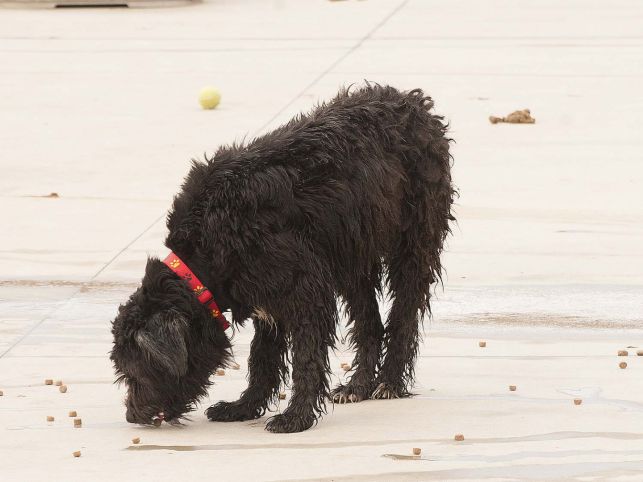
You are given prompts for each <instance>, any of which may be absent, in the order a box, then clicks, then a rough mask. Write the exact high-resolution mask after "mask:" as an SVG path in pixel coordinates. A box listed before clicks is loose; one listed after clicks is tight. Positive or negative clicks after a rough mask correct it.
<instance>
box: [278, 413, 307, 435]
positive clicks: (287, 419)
mask: <svg viewBox="0 0 643 482" xmlns="http://www.w3.org/2000/svg"><path fill="white" fill-rule="evenodd" d="M314 423H315V417H313V416H312V415H310V416H303V417H302V416H295V415H293V414H289V413H282V414H279V415H275V416H273V417H270V419H269V420H268V422H267V423H266V430H268V432H272V433H294V432H303V431H304V430H308V429H309V428H310V427H312V426H313V424H314Z"/></svg>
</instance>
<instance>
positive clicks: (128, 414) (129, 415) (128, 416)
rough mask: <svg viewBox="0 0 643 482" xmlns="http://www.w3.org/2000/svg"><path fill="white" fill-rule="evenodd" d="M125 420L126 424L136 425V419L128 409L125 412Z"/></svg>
mask: <svg viewBox="0 0 643 482" xmlns="http://www.w3.org/2000/svg"><path fill="white" fill-rule="evenodd" d="M125 420H127V422H128V423H136V419H135V418H134V415H133V414H132V411H131V410H130V409H129V408H128V409H127V411H126V412H125Z"/></svg>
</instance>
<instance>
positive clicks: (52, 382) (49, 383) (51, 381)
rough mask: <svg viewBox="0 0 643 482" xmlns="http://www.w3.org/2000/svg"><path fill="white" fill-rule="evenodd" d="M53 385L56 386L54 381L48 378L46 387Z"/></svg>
mask: <svg viewBox="0 0 643 482" xmlns="http://www.w3.org/2000/svg"><path fill="white" fill-rule="evenodd" d="M53 384H54V381H53V380H52V379H51V378H47V379H46V380H45V385H53Z"/></svg>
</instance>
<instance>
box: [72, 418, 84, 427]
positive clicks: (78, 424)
mask: <svg viewBox="0 0 643 482" xmlns="http://www.w3.org/2000/svg"><path fill="white" fill-rule="evenodd" d="M82 426H83V419H82V418H75V419H74V428H81V427H82Z"/></svg>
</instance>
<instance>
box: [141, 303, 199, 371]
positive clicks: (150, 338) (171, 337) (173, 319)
mask: <svg viewBox="0 0 643 482" xmlns="http://www.w3.org/2000/svg"><path fill="white" fill-rule="evenodd" d="M186 329H187V321H186V320H185V318H183V317H182V316H181V315H179V314H178V313H176V312H173V311H170V312H169V313H167V312H166V313H165V314H164V315H160V314H159V315H155V316H153V317H152V318H151V319H150V320H149V321H148V322H147V324H146V326H145V327H144V328H142V329H140V330H139V331H138V332H137V333H136V336H135V338H136V343H138V345H139V346H140V347H141V350H143V352H144V353H145V355H146V357H147V358H148V360H149V361H150V362H151V363H158V364H159V365H160V366H161V367H163V368H164V369H166V370H167V371H168V373H169V374H170V375H172V376H174V377H177V378H178V377H181V376H183V375H185V373H186V372H187V370H188V349H187V346H186V343H185V330H186Z"/></svg>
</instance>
